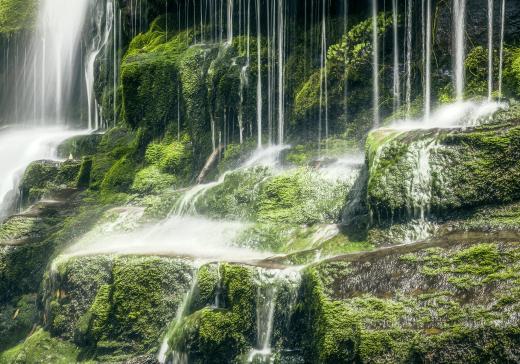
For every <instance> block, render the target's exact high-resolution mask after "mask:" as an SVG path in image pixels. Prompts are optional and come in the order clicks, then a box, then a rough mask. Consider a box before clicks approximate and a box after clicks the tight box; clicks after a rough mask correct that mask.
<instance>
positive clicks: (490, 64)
mask: <svg viewBox="0 0 520 364" xmlns="http://www.w3.org/2000/svg"><path fill="white" fill-rule="evenodd" d="M493 5H494V4H493V0H488V101H491V98H492V96H493Z"/></svg>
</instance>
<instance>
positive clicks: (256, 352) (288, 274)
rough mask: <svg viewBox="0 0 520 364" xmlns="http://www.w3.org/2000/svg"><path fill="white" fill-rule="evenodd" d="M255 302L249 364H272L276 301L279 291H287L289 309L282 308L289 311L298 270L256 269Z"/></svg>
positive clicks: (298, 276) (298, 277)
mask: <svg viewBox="0 0 520 364" xmlns="http://www.w3.org/2000/svg"><path fill="white" fill-rule="evenodd" d="M257 275H258V276H257V287H258V288H257V302H256V331H257V333H256V337H257V339H256V340H257V343H256V347H255V348H254V349H252V350H251V351H250V352H249V355H248V358H247V362H249V363H252V362H254V363H265V364H267V363H273V362H274V358H273V347H272V344H273V331H274V326H275V325H276V324H277V323H275V313H276V308H277V301H278V299H279V298H280V297H279V296H280V295H281V292H280V291H281V290H282V289H284V288H288V289H289V294H290V295H291V297H290V298H292V299H290V302H289V307H283V309H284V310H287V311H288V312H290V311H291V307H290V306H291V304H293V303H294V302H295V301H296V290H297V288H298V286H299V283H300V274H299V272H298V270H295V269H287V270H275V269H269V270H267V269H262V268H258V269H257Z"/></svg>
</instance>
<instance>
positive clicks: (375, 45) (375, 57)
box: [372, 0, 379, 128]
mask: <svg viewBox="0 0 520 364" xmlns="http://www.w3.org/2000/svg"><path fill="white" fill-rule="evenodd" d="M377 11H378V10H377V0H372V69H373V71H372V83H373V90H372V93H373V95H372V97H373V100H372V103H373V105H372V106H373V108H374V122H373V125H374V127H375V128H377V127H379V40H378V30H377Z"/></svg>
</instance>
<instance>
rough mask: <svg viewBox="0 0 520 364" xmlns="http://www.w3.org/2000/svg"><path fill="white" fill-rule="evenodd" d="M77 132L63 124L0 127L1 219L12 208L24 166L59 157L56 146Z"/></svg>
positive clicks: (11, 210)
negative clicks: (44, 126) (38, 126)
mask: <svg viewBox="0 0 520 364" xmlns="http://www.w3.org/2000/svg"><path fill="white" fill-rule="evenodd" d="M77 134H78V132H76V131H70V130H66V129H65V128H63V127H52V128H12V127H7V128H6V129H3V130H0V170H1V171H2V180H1V182H0V221H1V220H2V219H3V218H5V217H6V216H7V215H8V214H9V213H10V212H13V207H14V206H13V205H14V204H15V203H16V199H17V192H18V188H17V187H18V184H19V182H20V178H21V176H22V174H23V172H24V170H25V168H26V167H27V166H28V165H29V164H30V163H31V162H32V161H35V160H40V159H56V158H57V155H56V149H57V146H58V145H59V144H60V143H61V142H63V141H64V140H66V139H68V138H70V137H71V136H74V135H77Z"/></svg>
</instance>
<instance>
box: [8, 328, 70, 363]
mask: <svg viewBox="0 0 520 364" xmlns="http://www.w3.org/2000/svg"><path fill="white" fill-rule="evenodd" d="M78 355H79V349H78V348H77V347H76V346H74V345H73V344H71V343H69V342H67V341H62V340H60V339H58V338H53V337H52V336H51V335H50V334H49V333H48V332H46V331H44V330H43V329H38V330H37V331H36V332H35V333H34V334H32V335H31V336H30V337H29V338H28V339H27V340H25V341H24V342H23V343H22V344H19V345H18V346H15V347H14V348H12V349H10V350H8V351H5V352H4V353H2V354H1V356H0V362H2V363H6V364H7V363H28V364H32V363H34V364H35V363H56V364H70V363H73V362H77V361H78Z"/></svg>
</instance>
